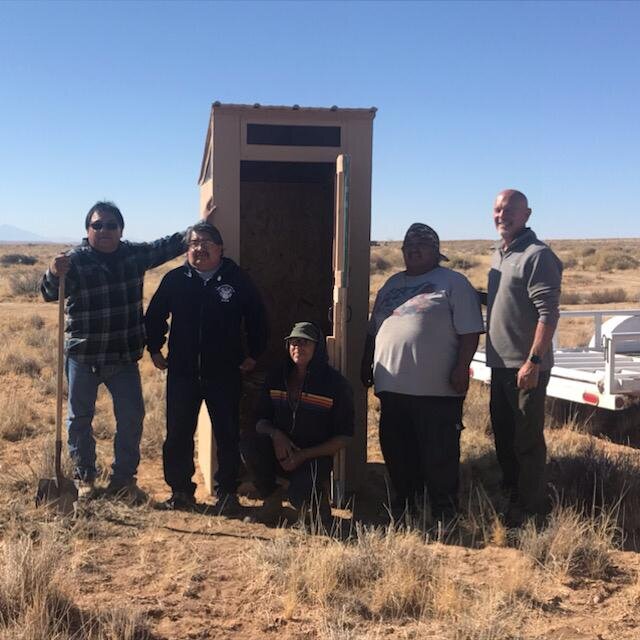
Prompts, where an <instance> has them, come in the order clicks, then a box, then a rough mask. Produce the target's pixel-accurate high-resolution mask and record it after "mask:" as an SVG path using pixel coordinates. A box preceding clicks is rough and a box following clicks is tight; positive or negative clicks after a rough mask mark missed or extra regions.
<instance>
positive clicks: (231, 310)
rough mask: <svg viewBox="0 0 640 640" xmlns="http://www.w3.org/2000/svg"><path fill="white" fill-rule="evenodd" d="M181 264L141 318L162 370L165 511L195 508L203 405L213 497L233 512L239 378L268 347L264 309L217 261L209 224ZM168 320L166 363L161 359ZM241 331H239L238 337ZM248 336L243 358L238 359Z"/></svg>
mask: <svg viewBox="0 0 640 640" xmlns="http://www.w3.org/2000/svg"><path fill="white" fill-rule="evenodd" d="M187 247H188V249H187V262H186V263H185V264H184V265H183V266H181V267H178V268H177V269H174V270H173V271H170V272H169V273H167V275H166V276H165V277H164V278H163V279H162V282H161V283H160V286H159V287H158V290H157V291H156V293H155V294H154V296H153V298H152V299H151V302H150V304H149V307H148V309H147V314H146V318H145V323H146V328H147V348H148V349H149V353H150V354H151V358H152V360H153V364H154V365H155V366H156V367H157V368H158V369H167V368H168V377H167V437H166V440H165V443H164V447H163V462H164V477H165V480H166V482H167V484H168V485H169V486H170V487H171V490H172V494H171V497H170V498H169V499H168V500H167V501H166V502H165V503H164V504H165V507H166V508H169V509H189V508H192V507H193V506H194V505H195V498H194V492H195V489H196V485H195V483H194V482H193V481H192V476H193V474H194V473H195V466H194V461H193V454H194V444H193V437H194V434H195V430H196V426H197V421H198V413H199V411H200V406H201V404H202V401H203V400H204V402H205V403H206V405H207V409H208V411H209V415H210V417H211V423H212V426H213V432H214V435H215V438H216V444H217V455H218V470H217V471H216V473H215V478H214V479H215V481H216V493H217V496H218V501H219V504H220V505H221V506H226V507H233V506H235V505H237V498H236V495H235V494H236V489H237V486H238V467H239V464H240V453H239V449H238V439H239V424H238V413H239V402H240V391H241V374H242V373H249V372H250V371H252V370H253V369H254V367H255V365H256V360H257V358H258V357H259V356H260V354H261V353H262V352H263V351H264V349H265V346H266V342H267V324H266V314H265V309H264V306H263V304H262V300H261V298H260V295H259V293H258V291H257V289H256V288H255V286H254V285H253V283H252V282H251V280H250V279H249V276H248V275H247V274H246V273H245V272H244V271H243V270H242V269H241V268H240V267H239V266H238V265H237V264H236V263H235V262H234V261H233V260H230V259H229V258H225V257H223V255H222V254H223V245H222V237H221V235H220V232H219V231H218V229H217V228H216V227H214V226H213V225H211V224H208V223H199V224H196V225H194V226H193V227H192V228H191V229H190V230H189V231H188V232H187ZM169 315H171V332H170V334H169V355H168V358H166V359H165V357H164V356H163V355H162V352H161V349H162V346H163V345H164V342H165V338H166V334H167V331H168V329H169V327H168V324H167V318H168V317H169ZM243 330H244V331H243ZM243 332H244V333H246V342H247V346H248V351H249V353H248V355H246V354H245V352H244V347H243Z"/></svg>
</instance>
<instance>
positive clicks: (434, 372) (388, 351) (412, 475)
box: [362, 223, 484, 521]
mask: <svg viewBox="0 0 640 640" xmlns="http://www.w3.org/2000/svg"><path fill="white" fill-rule="evenodd" d="M402 252H403V256H404V260H405V265H406V270H405V271H402V272H400V273H396V274H394V275H393V276H391V277H390V278H389V279H388V280H387V282H386V283H385V284H384V285H383V287H382V288H381V289H380V291H379V292H378V295H377V297H376V301H375V304H374V307H373V311H372V313H371V319H370V322H369V330H368V335H367V342H366V345H365V353H364V356H363V360H362V381H363V383H364V384H365V385H366V386H370V385H371V384H372V383H374V384H375V393H376V395H377V396H378V397H379V398H380V445H381V448H382V453H383V456H384V459H385V463H386V465H387V469H388V471H389V475H390V477H391V482H392V484H393V487H394V489H395V492H396V507H397V511H396V514H397V515H399V514H400V513H401V512H402V510H404V508H407V507H408V508H409V509H410V510H413V509H415V506H416V502H417V503H418V504H420V503H421V502H422V501H423V499H424V498H423V494H424V491H425V488H426V490H427V493H428V496H429V502H430V504H431V512H432V515H433V517H434V519H436V520H442V521H447V520H450V519H451V518H452V517H453V516H454V515H455V512H456V509H457V490H458V465H459V457H460V431H461V429H462V403H463V401H464V397H465V394H466V392H467V388H468V386H469V363H470V361H471V358H472V357H473V354H474V352H475V350H476V347H477V345H478V336H479V334H480V333H482V331H483V328H484V327H483V322H482V314H481V312H480V304H479V301H478V296H477V293H476V291H475V289H474V288H473V287H472V286H471V284H470V283H469V281H468V280H467V279H466V278H465V277H464V276H463V275H462V274H460V273H457V272H456V271H452V270H451V269H447V268H445V267H441V266H440V261H441V260H446V257H445V256H443V255H442V254H440V244H439V239H438V235H437V234H436V232H435V231H434V230H433V229H431V228H430V227H428V226H427V225H425V224H421V223H415V224H412V225H411V226H410V227H409V230H408V231H407V234H406V236H405V239H404V243H403V246H402Z"/></svg>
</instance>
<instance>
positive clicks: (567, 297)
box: [560, 287, 628, 304]
mask: <svg viewBox="0 0 640 640" xmlns="http://www.w3.org/2000/svg"><path fill="white" fill-rule="evenodd" d="M627 298H628V296H627V292H626V291H625V290H624V289H622V288H621V287H618V288H616V289H601V290H600V291H586V292H584V293H580V292H578V291H562V292H561V294H560V304H608V303H610V302H626V300H627Z"/></svg>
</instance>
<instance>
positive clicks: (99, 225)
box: [89, 220, 120, 231]
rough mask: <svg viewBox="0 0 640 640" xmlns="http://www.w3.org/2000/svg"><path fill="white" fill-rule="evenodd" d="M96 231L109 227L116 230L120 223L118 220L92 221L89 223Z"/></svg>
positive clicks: (110, 229)
mask: <svg viewBox="0 0 640 640" xmlns="http://www.w3.org/2000/svg"><path fill="white" fill-rule="evenodd" d="M89 226H90V227H91V228H92V229H93V230H94V231H101V230H102V229H109V231H115V230H116V229H117V228H118V227H119V226H120V225H119V224H118V223H117V222H100V220H96V222H92V223H91V224H90V225H89Z"/></svg>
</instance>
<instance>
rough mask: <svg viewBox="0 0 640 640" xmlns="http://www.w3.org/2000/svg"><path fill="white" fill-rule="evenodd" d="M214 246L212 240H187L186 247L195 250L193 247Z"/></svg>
mask: <svg viewBox="0 0 640 640" xmlns="http://www.w3.org/2000/svg"><path fill="white" fill-rule="evenodd" d="M214 244H216V243H215V242H214V241H213V240H189V242H187V246H188V247H189V249H195V247H210V246H212V245H214Z"/></svg>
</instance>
